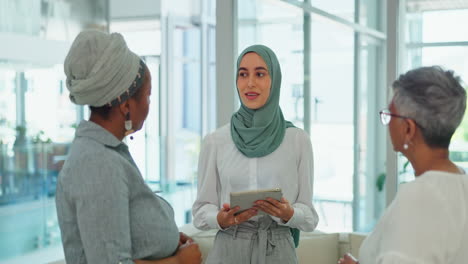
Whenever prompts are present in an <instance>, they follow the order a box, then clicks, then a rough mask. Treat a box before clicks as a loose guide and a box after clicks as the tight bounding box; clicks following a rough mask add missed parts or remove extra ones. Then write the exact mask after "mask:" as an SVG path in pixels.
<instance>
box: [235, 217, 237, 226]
mask: <svg viewBox="0 0 468 264" xmlns="http://www.w3.org/2000/svg"><path fill="white" fill-rule="evenodd" d="M234 223H236V225H237V217H234Z"/></svg>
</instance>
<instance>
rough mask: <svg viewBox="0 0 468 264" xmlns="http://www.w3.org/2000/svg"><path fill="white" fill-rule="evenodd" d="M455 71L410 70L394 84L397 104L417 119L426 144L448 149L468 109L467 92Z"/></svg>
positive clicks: (426, 68) (402, 113)
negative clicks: (467, 106)
mask: <svg viewBox="0 0 468 264" xmlns="http://www.w3.org/2000/svg"><path fill="white" fill-rule="evenodd" d="M460 82H461V81H460V78H459V77H457V76H455V75H454V73H453V71H445V70H444V69H442V68H441V67H439V66H432V67H421V68H417V69H414V70H410V71H408V72H407V73H405V74H402V75H400V77H399V78H398V79H397V80H396V81H395V82H393V85H392V86H393V91H394V96H393V104H394V106H395V108H396V109H397V110H398V112H399V114H401V115H403V116H406V117H409V118H411V119H413V120H414V121H415V122H416V123H417V124H418V126H419V127H420V129H421V131H422V135H423V137H424V140H425V142H426V144H428V145H429V146H430V147H435V148H448V146H449V144H450V140H451V138H452V135H453V133H454V132H455V130H456V129H457V127H458V126H459V125H460V123H461V121H462V119H463V115H464V113H465V108H466V92H465V89H464V88H463V87H462V85H461V84H460Z"/></svg>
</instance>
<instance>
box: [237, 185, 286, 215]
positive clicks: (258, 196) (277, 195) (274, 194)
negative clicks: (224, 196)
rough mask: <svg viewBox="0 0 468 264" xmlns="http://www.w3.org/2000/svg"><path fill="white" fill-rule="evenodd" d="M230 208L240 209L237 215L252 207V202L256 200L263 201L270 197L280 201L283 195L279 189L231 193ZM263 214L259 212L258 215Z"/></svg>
mask: <svg viewBox="0 0 468 264" xmlns="http://www.w3.org/2000/svg"><path fill="white" fill-rule="evenodd" d="M230 195H231V203H230V206H231V208H234V207H236V206H239V207H240V210H239V211H238V212H237V213H236V214H239V213H241V212H243V211H245V210H247V209H249V208H252V207H253V206H254V202H255V201H258V200H265V199H266V198H268V197H271V198H273V199H276V200H278V201H279V200H281V197H283V193H282V192H281V188H274V189H264V190H252V191H244V192H231V194H230ZM262 213H264V212H263V211H259V214H262Z"/></svg>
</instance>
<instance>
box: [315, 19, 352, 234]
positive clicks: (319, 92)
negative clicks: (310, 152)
mask: <svg viewBox="0 0 468 264" xmlns="http://www.w3.org/2000/svg"><path fill="white" fill-rule="evenodd" d="M311 31H312V32H313V33H312V34H311V43H313V45H312V55H311V56H312V59H311V60H312V71H311V86H312V88H311V99H312V101H311V111H312V113H311V118H312V120H311V123H312V124H311V131H310V134H311V138H312V145H313V147H314V171H315V172H314V174H315V179H314V181H315V183H314V204H315V206H316V207H317V211H318V213H319V216H320V222H319V226H318V229H319V230H334V231H337V230H341V231H351V230H352V201H353V173H354V138H353V137H354V125H353V109H354V100H353V98H354V32H353V31H352V30H351V29H349V28H347V27H344V26H342V25H339V24H336V23H333V22H330V21H328V20H324V19H322V18H321V17H319V16H314V15H313V16H312V30H311Z"/></svg>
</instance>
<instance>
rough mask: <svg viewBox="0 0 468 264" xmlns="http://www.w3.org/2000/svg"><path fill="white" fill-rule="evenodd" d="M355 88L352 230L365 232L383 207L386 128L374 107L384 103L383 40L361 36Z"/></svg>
mask: <svg viewBox="0 0 468 264" xmlns="http://www.w3.org/2000/svg"><path fill="white" fill-rule="evenodd" d="M359 48H360V56H361V58H360V65H359V66H360V68H359V74H360V75H359V78H360V79H359V89H358V97H357V98H358V99H357V100H358V101H357V120H356V121H357V130H356V132H357V136H358V137H357V139H358V142H357V146H358V149H357V150H358V152H357V155H358V157H357V160H358V164H356V166H357V177H358V179H357V180H358V186H356V189H357V194H358V196H357V197H355V199H356V201H357V202H356V203H355V206H356V207H355V208H354V209H355V211H354V212H355V213H356V214H357V215H355V217H354V219H355V220H356V222H355V223H354V228H355V229H354V230H355V231H361V232H369V231H371V230H372V229H373V227H374V225H375V223H376V222H377V220H378V219H379V217H380V215H381V213H382V211H383V210H384V209H385V188H384V185H383V184H384V183H383V182H382V183H380V181H383V180H384V178H382V177H385V169H386V168H385V166H384V165H385V156H386V151H385V150H386V144H385V143H386V134H385V130H386V129H387V128H388V127H386V126H383V125H382V124H381V122H380V118H379V115H378V114H377V113H376V112H375V109H380V108H382V106H385V105H386V103H387V102H384V101H378V100H376V98H384V97H385V96H384V93H385V90H384V89H376V87H385V84H384V80H383V79H382V78H379V76H382V71H383V67H382V66H383V65H382V64H381V63H380V61H381V57H382V51H383V43H379V42H377V41H375V40H373V39H371V38H365V37H362V38H361V41H360V47H359Z"/></svg>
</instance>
